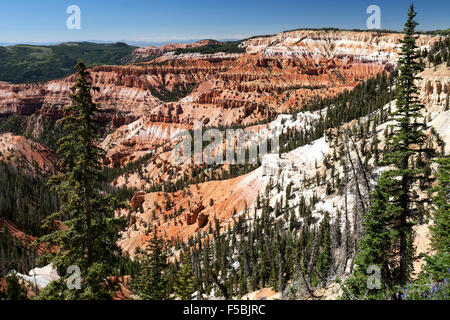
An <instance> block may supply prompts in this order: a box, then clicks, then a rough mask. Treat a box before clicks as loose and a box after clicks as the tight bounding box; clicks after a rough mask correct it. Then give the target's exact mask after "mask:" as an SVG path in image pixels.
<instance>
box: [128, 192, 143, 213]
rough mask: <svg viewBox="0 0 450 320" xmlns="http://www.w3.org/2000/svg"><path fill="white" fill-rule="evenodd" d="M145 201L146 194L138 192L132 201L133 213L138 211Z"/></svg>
mask: <svg viewBox="0 0 450 320" xmlns="http://www.w3.org/2000/svg"><path fill="white" fill-rule="evenodd" d="M144 201H145V192H144V191H138V192H136V193H135V194H134V195H133V197H132V198H131V201H130V206H131V211H136V210H137V209H138V208H139V207H140V205H141V204H142V203H144Z"/></svg>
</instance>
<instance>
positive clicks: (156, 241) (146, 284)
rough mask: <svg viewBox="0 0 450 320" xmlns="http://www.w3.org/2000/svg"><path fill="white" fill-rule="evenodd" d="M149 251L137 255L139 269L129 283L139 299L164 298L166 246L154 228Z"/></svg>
mask: <svg viewBox="0 0 450 320" xmlns="http://www.w3.org/2000/svg"><path fill="white" fill-rule="evenodd" d="M149 251H150V253H143V254H142V255H141V256H140V257H139V271H138V273H137V275H136V277H135V278H134V279H133V281H132V284H131V290H132V291H133V293H134V294H135V295H136V296H137V298H138V299H140V300H165V299H167V298H168V289H167V276H166V269H167V267H168V263H167V248H166V244H165V242H164V241H163V240H162V239H161V238H160V237H158V235H157V234H156V230H155V232H154V233H153V236H152V238H151V239H150V247H149Z"/></svg>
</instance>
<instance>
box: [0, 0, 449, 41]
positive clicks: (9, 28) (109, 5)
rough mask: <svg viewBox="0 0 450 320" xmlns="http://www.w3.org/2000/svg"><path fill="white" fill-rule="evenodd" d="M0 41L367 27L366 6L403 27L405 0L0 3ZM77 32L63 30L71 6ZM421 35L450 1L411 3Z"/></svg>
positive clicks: (445, 20)
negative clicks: (76, 12) (76, 17)
mask: <svg viewBox="0 0 450 320" xmlns="http://www.w3.org/2000/svg"><path fill="white" fill-rule="evenodd" d="M0 2H1V7H0V30H1V33H0V42H2V43H5V42H10V43H18V42H19V43H24V42H28V43H29V42H55V41H74V40H76V41H80V40H106V41H117V40H128V41H133V40H134V41H148V42H161V41H173V40H192V39H205V38H214V39H231V38H245V37H248V36H253V35H260V34H273V33H277V32H280V31H283V30H289V29H294V28H302V27H313V28H318V27H325V26H330V27H339V28H347V29H353V28H360V29H365V28H366V20H367V17H368V14H366V8H367V7H368V6H369V5H371V4H376V5H378V6H380V8H381V27H382V28H383V29H401V28H402V25H403V23H404V21H405V16H406V10H407V8H408V6H409V4H410V3H411V1H410V0H390V1H376V0H370V1H365V0H362V1H361V0H358V1H348V0H308V1H303V0H275V1H266V0H108V1H107V0H70V1H66V0H40V1H37V0H0ZM72 4H75V5H78V6H79V7H80V8H81V30H69V29H67V28H66V20H67V18H68V16H69V14H67V13H66V8H67V7H68V6H69V5H72ZM414 4H415V6H416V10H417V11H418V13H419V15H418V17H417V20H418V21H419V22H420V26H419V29H420V30H431V29H444V28H449V27H450V23H449V20H450V19H449V15H448V13H449V12H450V1H448V0H416V1H414Z"/></svg>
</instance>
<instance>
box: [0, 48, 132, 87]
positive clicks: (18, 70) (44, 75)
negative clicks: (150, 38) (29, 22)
mask: <svg viewBox="0 0 450 320" xmlns="http://www.w3.org/2000/svg"><path fill="white" fill-rule="evenodd" d="M136 48H137V47H134V46H129V45H127V44H126V43H123V42H116V43H113V44H98V43H91V42H65V43H61V44H58V45H49V46H37V45H22V44H18V45H13V46H8V47H0V61H2V63H1V64H0V81H5V82H12V83H25V82H38V81H46V80H53V79H57V78H63V77H66V76H68V75H70V74H72V73H73V72H74V69H73V66H74V65H75V64H76V62H77V60H78V59H80V58H82V59H83V60H84V62H85V63H86V64H87V65H88V66H94V65H98V64H113V65H117V64H123V63H124V58H125V57H126V56H128V55H129V54H130V53H131V52H133V51H134V50H135V49H136Z"/></svg>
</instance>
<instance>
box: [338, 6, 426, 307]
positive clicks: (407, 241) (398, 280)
mask: <svg viewBox="0 0 450 320" xmlns="http://www.w3.org/2000/svg"><path fill="white" fill-rule="evenodd" d="M415 16H416V12H415V11H414V6H413V5H412V4H411V6H410V8H409V11H408V19H407V21H406V23H405V28H404V33H405V35H404V38H403V40H402V41H401V42H402V48H401V53H400V59H399V71H400V73H399V75H398V77H397V87H398V96H397V108H396V110H395V111H394V112H392V114H391V120H393V121H395V125H394V128H393V130H392V131H391V133H390V134H389V135H388V137H387V141H386V145H387V148H386V150H385V154H384V159H383V161H382V164H383V165H386V166H389V169H387V170H386V171H384V172H383V173H382V174H381V176H380V177H379V178H378V180H377V185H376V187H375V190H374V191H373V192H372V194H371V202H370V208H369V211H368V212H367V213H366V215H365V217H364V222H363V225H364V228H365V236H364V237H363V239H362V240H361V241H360V244H359V250H358V251H359V252H358V255H357V257H356V258H355V264H356V267H355V269H354V274H353V277H351V278H350V279H349V281H348V282H347V286H348V289H349V290H348V294H347V295H346V297H350V298H351V297H356V298H374V299H377V298H378V299H380V298H381V299H383V298H394V299H396V298H400V295H399V288H400V287H402V286H404V285H406V283H407V282H408V280H409V278H410V273H411V271H412V261H413V257H414V250H413V230H412V227H413V225H414V223H415V222H416V221H418V219H419V218H420V217H419V213H418V210H417V204H418V201H417V192H416V190H415V188H414V186H415V184H416V183H417V182H418V181H419V180H423V178H424V175H425V173H424V170H423V169H422V168H420V167H419V166H417V165H416V164H417V159H420V158H421V157H422V156H423V157H424V159H429V158H430V157H431V156H432V154H433V150H430V149H427V148H426V147H425V140H426V136H425V134H424V130H425V129H426V125H425V124H424V122H423V120H422V119H421V118H422V115H421V110H422V109H423V108H424V106H423V105H422V104H421V103H420V101H419V98H418V88H417V86H416V84H415V82H416V81H417V80H418V79H419V78H418V76H417V74H418V72H420V71H421V70H422V66H421V65H420V63H419V61H418V58H419V53H418V50H417V48H418V47H417V45H416V40H415V36H414V32H415V28H416V26H417V22H416V21H415V20H414V18H415ZM372 265H374V266H377V267H379V268H380V270H381V290H377V289H372V290H368V289H367V280H368V279H369V275H368V274H366V271H367V269H368V268H369V266H372ZM369 281H370V279H369Z"/></svg>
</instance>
